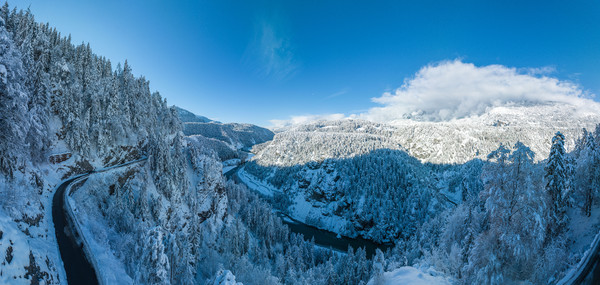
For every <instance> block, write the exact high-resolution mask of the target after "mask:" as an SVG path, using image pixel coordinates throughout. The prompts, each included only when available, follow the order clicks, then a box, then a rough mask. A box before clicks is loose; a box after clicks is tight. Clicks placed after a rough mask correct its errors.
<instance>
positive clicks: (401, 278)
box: [367, 266, 452, 285]
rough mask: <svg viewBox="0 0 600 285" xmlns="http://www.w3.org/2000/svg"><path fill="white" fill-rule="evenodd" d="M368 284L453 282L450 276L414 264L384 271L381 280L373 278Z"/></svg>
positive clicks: (432, 284) (391, 284)
mask: <svg viewBox="0 0 600 285" xmlns="http://www.w3.org/2000/svg"><path fill="white" fill-rule="evenodd" d="M367 284H368V285H377V284H382V285H393V284H403V285H448V284H452V282H451V281H450V278H448V277H445V276H444V275H442V274H441V273H439V272H437V271H435V270H432V269H422V268H415V267H412V266H404V267H400V268H398V269H396V270H394V271H391V272H385V273H383V276H382V278H381V280H376V278H373V279H371V280H369V283H367Z"/></svg>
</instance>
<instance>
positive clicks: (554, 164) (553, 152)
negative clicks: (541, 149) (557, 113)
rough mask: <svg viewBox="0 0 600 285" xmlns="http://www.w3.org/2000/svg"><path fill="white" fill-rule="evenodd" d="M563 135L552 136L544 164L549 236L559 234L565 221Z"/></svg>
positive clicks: (558, 133)
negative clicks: (548, 204)
mask: <svg viewBox="0 0 600 285" xmlns="http://www.w3.org/2000/svg"><path fill="white" fill-rule="evenodd" d="M564 143H565V137H564V136H563V134H561V133H560V132H557V133H556V135H555V136H554V137H553V138H552V147H551V148H550V155H549V156H548V163H547V164H546V168H545V170H546V175H545V176H544V178H545V181H546V191H547V193H548V195H549V198H550V210H551V222H550V224H549V229H548V230H549V231H550V234H551V236H556V235H558V234H560V233H561V232H562V231H563V230H564V228H565V226H566V222H567V220H566V219H567V216H566V203H565V201H564V200H563V193H565V188H566V171H567V167H566V162H565V147H564Z"/></svg>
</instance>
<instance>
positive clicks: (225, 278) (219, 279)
mask: <svg viewBox="0 0 600 285" xmlns="http://www.w3.org/2000/svg"><path fill="white" fill-rule="evenodd" d="M212 285H243V283H241V282H236V281H235V275H233V273H231V271H229V270H220V271H219V272H218V273H217V276H215V281H214V282H213V283H212Z"/></svg>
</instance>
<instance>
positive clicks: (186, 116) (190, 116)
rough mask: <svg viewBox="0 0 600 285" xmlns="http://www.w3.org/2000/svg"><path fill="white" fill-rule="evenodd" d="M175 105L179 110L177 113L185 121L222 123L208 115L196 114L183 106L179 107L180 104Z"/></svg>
mask: <svg viewBox="0 0 600 285" xmlns="http://www.w3.org/2000/svg"><path fill="white" fill-rule="evenodd" d="M173 107H174V108H175V110H177V115H178V116H179V119H180V120H181V121H182V122H183V123H210V122H215V123H220V122H218V121H214V120H211V119H209V118H207V117H204V116H200V115H196V114H194V113H192V112H190V111H188V110H186V109H183V108H181V107H178V106H173Z"/></svg>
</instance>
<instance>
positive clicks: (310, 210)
mask: <svg viewBox="0 0 600 285" xmlns="http://www.w3.org/2000/svg"><path fill="white" fill-rule="evenodd" d="M237 174H238V177H239V178H240V180H242V182H244V184H246V186H248V188H250V189H252V190H254V191H256V192H258V193H260V194H262V195H265V196H267V197H273V195H274V194H275V193H281V192H282V191H281V190H280V189H278V188H277V187H275V186H273V185H271V184H269V183H267V182H265V181H263V180H260V179H258V178H257V177H255V176H253V175H252V174H249V173H248V172H246V171H244V168H243V167H242V168H241V169H240V170H238V172H237ZM292 203H293V204H292V206H291V207H290V208H289V209H288V210H289V213H288V214H289V215H290V217H292V218H293V219H295V220H298V221H300V222H302V223H304V224H308V225H311V226H315V227H318V228H321V229H326V230H328V231H331V232H334V233H337V234H341V233H342V232H343V229H344V227H345V225H346V220H345V219H344V218H342V217H340V216H336V215H331V214H329V213H331V212H332V209H331V208H335V204H334V203H330V204H328V205H313V204H312V203H311V202H309V201H307V199H306V198H305V197H304V193H303V192H297V193H296V195H295V196H293V197H292Z"/></svg>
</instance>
